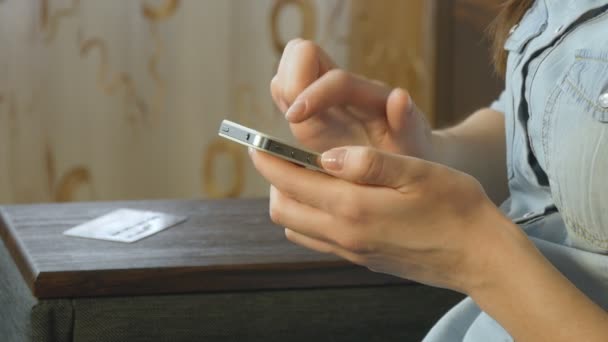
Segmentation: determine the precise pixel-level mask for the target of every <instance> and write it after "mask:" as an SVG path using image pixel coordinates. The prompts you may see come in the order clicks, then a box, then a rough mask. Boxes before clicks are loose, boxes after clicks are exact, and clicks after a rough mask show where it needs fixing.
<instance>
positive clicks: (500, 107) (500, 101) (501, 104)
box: [490, 90, 507, 114]
mask: <svg viewBox="0 0 608 342" xmlns="http://www.w3.org/2000/svg"><path fill="white" fill-rule="evenodd" d="M506 93H507V91H506V90H503V91H502V93H501V94H500V96H499V97H498V98H497V99H496V100H495V101H494V102H492V104H491V105H490V108H491V109H494V110H495V111H497V112H501V113H503V114H504V113H505V110H506V109H505V99H506V97H507V94H506Z"/></svg>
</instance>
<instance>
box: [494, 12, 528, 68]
mask: <svg viewBox="0 0 608 342" xmlns="http://www.w3.org/2000/svg"><path fill="white" fill-rule="evenodd" d="M534 1H535V0H506V1H505V2H504V3H503V4H502V5H501V10H500V13H499V14H498V16H497V17H496V19H495V20H494V22H493V23H492V25H491V26H490V31H489V32H490V35H491V36H492V37H493V42H494V43H493V56H494V67H495V68H496V72H497V73H498V74H500V75H501V76H503V77H504V75H505V72H506V68H507V51H505V49H504V45H505V42H506V40H507V38H508V37H509V31H510V30H511V28H512V27H513V26H514V25H516V24H517V23H518V22H519V21H520V20H521V19H522V18H523V16H524V14H526V12H527V11H528V9H529V8H530V7H531V6H532V4H533V3H534Z"/></svg>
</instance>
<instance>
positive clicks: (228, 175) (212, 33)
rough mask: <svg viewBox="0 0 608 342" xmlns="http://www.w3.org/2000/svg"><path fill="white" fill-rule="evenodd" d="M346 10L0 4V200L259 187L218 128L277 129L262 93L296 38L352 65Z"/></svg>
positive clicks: (249, 3) (173, 0)
mask: <svg viewBox="0 0 608 342" xmlns="http://www.w3.org/2000/svg"><path fill="white" fill-rule="evenodd" d="M381 2H382V1H378V2H373V3H375V5H371V6H378V3H381ZM405 2H408V1H405ZM417 2H422V1H417ZM369 3H370V4H372V2H371V1H370V2H369ZM351 5H352V3H351V2H350V1H348V0H255V1H253V0H181V1H180V0H129V1H125V0H104V1H99V0H0V203H27V202H41V201H75V200H115V199H140V198H177V197H180V198H183V197H186V198H189V197H237V196H261V195H262V196H263V195H266V194H267V191H268V189H267V185H266V184H265V183H264V182H263V181H262V179H261V178H260V177H259V176H258V175H257V174H256V173H255V172H254V170H253V169H252V167H251V165H250V163H249V160H248V158H247V156H246V149H245V148H243V147H240V146H238V145H235V144H232V143H230V142H226V141H223V140H221V139H220V138H218V137H217V135H216V132H217V127H218V125H219V122H220V121H221V120H222V119H224V118H228V119H231V120H234V121H238V122H242V123H244V124H246V125H251V126H253V127H255V128H258V129H260V130H263V131H265V132H271V133H273V134H275V135H278V136H283V137H286V136H287V135H288V134H287V133H288V131H287V127H286V125H285V122H284V120H283V119H282V117H281V115H280V114H279V113H277V111H276V110H275V109H274V106H273V105H272V102H271V99H270V95H269V92H268V83H269V80H270V78H271V77H272V75H273V73H274V70H275V67H276V63H277V61H278V58H279V56H280V52H281V48H282V45H283V44H284V42H285V41H287V40H289V39H290V38H292V37H295V36H300V35H304V36H305V37H306V38H310V39H315V40H317V41H318V42H320V43H321V44H322V45H323V46H324V48H326V49H327V50H328V51H329V52H330V54H331V55H332V56H333V57H334V58H335V59H336V60H337V61H338V62H339V63H340V64H342V65H348V64H349V61H351V60H352V58H351V57H352V54H351V53H350V51H349V42H352V39H354V38H356V37H353V36H352V32H354V31H353V30H352V29H351V28H352V26H353V25H358V24H357V19H356V16H353V15H351ZM408 15H416V14H415V13H409V14H408ZM353 18H354V19H353ZM402 19H403V20H405V19H406V18H405V17H404V18H402ZM406 57H407V56H406Z"/></svg>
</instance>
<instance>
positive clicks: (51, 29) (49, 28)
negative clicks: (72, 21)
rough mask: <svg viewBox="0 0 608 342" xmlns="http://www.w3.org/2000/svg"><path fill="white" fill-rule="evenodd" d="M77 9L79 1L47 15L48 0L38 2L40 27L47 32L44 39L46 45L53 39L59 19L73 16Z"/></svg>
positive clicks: (73, 0)
mask: <svg viewBox="0 0 608 342" xmlns="http://www.w3.org/2000/svg"><path fill="white" fill-rule="evenodd" d="M79 7H80V0H72V3H71V5H70V6H69V7H66V8H60V9H58V10H56V11H55V12H54V13H53V14H50V15H49V0H40V26H41V27H42V29H43V30H46V32H47V34H46V37H45V38H44V41H45V42H46V43H50V42H51V41H53V40H54V39H55V36H56V35H57V30H58V29H59V23H60V22H61V19H63V18H67V17H71V16H73V15H74V14H75V13H76V12H77V11H78V8H79Z"/></svg>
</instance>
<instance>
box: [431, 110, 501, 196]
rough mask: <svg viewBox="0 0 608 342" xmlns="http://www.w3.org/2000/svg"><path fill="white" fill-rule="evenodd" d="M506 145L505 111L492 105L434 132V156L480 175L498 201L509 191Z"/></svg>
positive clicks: (457, 167)
mask: <svg viewBox="0 0 608 342" xmlns="http://www.w3.org/2000/svg"><path fill="white" fill-rule="evenodd" d="M505 148H506V146H505V124H504V115H503V114H502V113H499V112H497V111H495V110H492V109H489V108H486V109H481V110H479V111H477V112H475V113H474V114H473V115H471V116H470V117H469V118H468V119H466V120H465V121H464V122H462V123H461V124H459V125H456V126H454V127H452V128H448V129H444V130H439V131H434V132H433V149H434V156H433V160H434V161H436V162H438V163H441V164H444V165H447V166H450V167H452V168H455V169H457V170H460V171H463V172H466V173H468V174H470V175H472V176H474V177H475V178H477V180H479V182H480V183H481V184H482V185H483V187H484V189H485V190H486V192H487V194H488V196H489V197H490V198H491V199H492V200H493V201H494V203H500V202H502V201H503V200H504V199H506V197H507V195H508V188H507V172H506V162H505V160H506V149H505Z"/></svg>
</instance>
